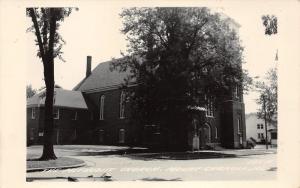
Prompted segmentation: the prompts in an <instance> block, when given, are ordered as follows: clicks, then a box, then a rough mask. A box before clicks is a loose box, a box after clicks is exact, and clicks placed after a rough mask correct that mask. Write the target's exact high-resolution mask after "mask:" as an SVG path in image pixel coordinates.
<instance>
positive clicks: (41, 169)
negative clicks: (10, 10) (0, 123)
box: [0, 1, 300, 187]
mask: <svg viewBox="0 0 300 188" xmlns="http://www.w3.org/2000/svg"><path fill="white" fill-rule="evenodd" d="M67 2H68V1H67ZM237 2H238V1H237ZM291 2H292V1H291ZM6 3H7V2H6ZM7 4H8V3H7ZM7 4H5V3H4V2H3V5H7ZM16 4H17V3H16ZM294 4H296V5H297V6H298V7H299V1H298V2H297V1H295V2H294ZM283 5H286V6H283ZM297 6H291V4H288V3H287V4H284V2H283V1H267V3H266V4H263V3H257V2H256V3H249V2H248V4H247V3H245V4H242V3H241V2H239V4H238V6H237V4H234V3H231V4H230V3H228V4H226V3H224V2H221V1H220V3H218V2H217V1H216V2H215V3H213V4H208V3H206V4H205V3H203V4H201V3H199V2H196V3H195V4H192V3H187V4H184V3H183V2H181V3H174V4H172V3H166V2H165V3H163V4H160V3H157V4H155V3H149V4H148V3H145V4H140V3H137V4H134V3H132V2H130V3H128V4H125V3H122V2H119V1H111V2H109V1H98V2H95V1H87V2H82V1H79V2H78V3H74V2H72V3H69V4H68V3H64V4H43V3H39V4H24V3H23V4H21V5H20V7H18V8H17V9H18V12H20V11H23V12H21V14H20V15H21V16H23V18H22V21H24V23H22V24H23V25H22V26H23V27H21V28H22V29H23V30H22V31H19V32H18V33H21V35H20V38H17V39H14V40H12V42H13V43H14V44H15V43H18V40H22V42H23V43H22V50H23V53H22V55H21V54H20V57H18V53H15V54H12V55H11V56H15V58H21V57H22V58H21V59H22V60H21V62H22V64H23V65H22V67H23V68H22V67H19V68H18V67H17V65H13V66H14V67H15V68H16V70H18V71H19V72H22V74H20V75H22V78H21V77H20V78H19V77H18V76H17V77H14V79H13V80H14V82H15V81H17V82H19V84H21V85H22V87H21V89H17V90H16V91H14V89H15V88H14V89H12V90H10V89H8V90H10V91H11V96H10V97H11V100H15V99H14V98H16V97H15V96H17V95H18V96H19V94H18V93H20V95H21V96H22V94H23V95H24V96H23V98H22V102H17V99H16V101H14V102H13V103H10V105H11V107H10V108H11V110H9V111H12V112H13V113H14V115H13V114H12V115H10V116H7V117H6V119H5V122H8V121H9V118H8V117H12V119H10V121H12V122H11V124H10V123H8V125H6V126H5V128H6V129H9V130H11V132H10V134H9V133H7V136H6V137H8V136H9V137H10V138H9V140H10V141H5V142H4V141H3V143H5V145H6V147H3V151H2V150H1V153H6V152H4V151H7V150H14V149H15V150H16V151H17V150H18V149H17V148H21V150H18V151H17V152H18V158H19V157H21V159H20V161H21V162H16V163H15V164H13V166H17V164H19V165H20V164H22V165H23V166H24V168H23V167H22V168H20V169H19V170H17V171H18V175H20V174H21V176H22V178H21V179H23V183H26V186H31V185H38V184H36V183H48V182H49V183H50V182H51V183H53V182H66V183H67V182H86V183H100V182H102V183H104V182H107V183H104V184H105V185H107V184H109V183H108V182H110V183H120V186H121V185H122V182H124V183H125V182H137V183H147V182H148V183H149V182H152V183H159V182H160V183H162V182H169V183H172V184H178V183H180V182H198V183H201V182H227V183H228V182H244V184H248V183H247V182H269V183H274V184H275V183H276V182H279V181H283V178H282V177H283V176H281V174H282V173H283V174H285V175H284V177H286V178H287V177H288V176H289V175H288V172H289V171H290V174H291V177H290V181H289V184H287V187H299V186H300V182H299V181H297V180H296V179H292V177H294V176H297V174H298V175H299V170H298V171H297V170H296V167H293V166H297V165H300V163H299V160H297V159H299V157H300V152H299V143H300V141H299V138H298V137H297V134H298V133H299V132H298V130H299V127H298V126H297V125H299V124H298V123H299V122H298V121H299V120H296V119H297V116H296V115H295V114H299V111H297V110H299V107H300V97H299V93H298V91H299V78H298V77H299V76H297V75H298V73H299V70H300V69H299V64H298V63H299V62H298V60H299V54H298V55H295V56H294V55H291V53H289V50H288V48H287V46H289V45H290V46H289V47H290V48H291V49H292V48H293V51H296V50H298V51H299V48H298V47H299V36H296V35H294V34H295V33H296V31H299V26H297V27H296V25H299V24H298V23H296V22H293V23H294V25H293V23H292V21H295V20H297V21H298V22H299V14H297V13H295V7H297ZM3 7H4V6H3ZM293 7H294V8H293ZM288 8H290V12H289V10H288ZM3 9H4V8H3ZM293 13H294V14H293ZM18 15H19V14H18ZM290 15H294V17H293V18H291V19H290V20H289V16H290ZM4 16H5V14H1V20H4V19H5V17H4ZM289 24H291V25H293V27H291V29H287V25H289ZM294 27H295V28H297V29H294ZM293 29H294V30H293ZM287 30H290V35H289V34H288V35H287ZM0 31H1V33H0V34H1V42H2V39H4V35H5V34H3V33H7V32H2V31H5V29H3V30H0ZM12 32H13V31H12ZM2 34H3V38H2ZM292 35H294V36H292ZM289 37H290V38H289ZM292 37H293V38H294V39H291V38H292ZM21 38H22V39H21ZM286 38H287V39H286ZM288 39H289V40H288ZM290 40H295V41H298V44H295V45H294V44H292V43H289V42H288V41H290ZM295 43H296V42H295ZM2 47H3V46H1V48H2ZM297 48H298V49H297ZM3 49H4V48H3ZM18 50H20V49H18ZM1 53H2V52H1ZM3 54H5V51H4V53H3ZM3 57H5V55H4V56H3ZM287 58H288V61H287V60H286V59H287ZM296 58H297V59H296ZM3 60H6V58H3ZM21 62H15V61H14V63H16V64H18V63H21ZM11 63H12V62H11ZM10 66H12V65H10ZM10 71H12V72H13V71H14V69H13V70H12V69H10V70H9V72H10ZM2 72H3V73H4V74H2ZM9 72H7V69H6V72H5V70H4V69H2V70H1V74H2V75H3V76H4V77H5V78H8V79H9V76H10V73H9ZM297 72H298V73H297ZM13 74H15V73H13ZM16 75H17V74H16ZM23 75H24V76H23ZM18 80H19V81H18ZM11 87H12V88H13V85H11ZM16 87H18V86H16ZM25 87H26V88H25ZM25 89H26V96H25ZM6 92H8V91H6ZM13 92H14V93H15V94H12V93H13ZM22 92H23V93H22ZM4 95H8V94H6V93H4ZM7 100H8V99H4V98H1V101H7ZM11 100H10V101H11ZM290 103H291V104H293V105H289V104H290ZM5 104H6V102H5ZM294 106H297V107H294ZM1 107H2V106H1ZM5 108H6V107H5ZM15 108H16V109H15ZM3 109H4V108H3ZM14 109H15V110H14ZM19 111H20V112H22V114H23V115H22V116H19V115H18V114H19ZM3 117H4V115H3ZM18 117H20V118H18ZM17 120H19V121H18V122H20V124H18V125H15V123H14V122H15V121H17ZM6 124H7V123H6ZM8 126H12V127H10V128H7V127H8ZM17 127H19V128H21V127H22V128H21V131H19V132H18V135H20V136H17V135H16V134H14V131H13V130H12V129H14V130H15V131H16V130H17V129H19V128H17ZM6 129H3V131H2V129H1V132H2V134H3V135H4V134H6V133H3V132H5V130H6ZM296 130H297V131H296ZM296 132H298V133H296ZM285 138H288V139H291V140H292V141H289V140H287V139H285ZM7 143H10V146H7ZM14 143H16V144H17V143H21V145H20V144H17V145H18V146H17V147H16V148H14ZM19 145H20V147H19ZM13 148H14V149H13ZM291 152H294V153H291ZM9 153H11V152H7V153H6V154H4V155H5V157H8V155H9ZM4 155H3V157H4ZM1 158H2V156H1ZM1 158H0V159H1ZM18 160H19V159H18ZM15 161H16V160H15ZM2 163H5V164H6V165H8V164H9V163H14V160H13V159H11V161H10V162H8V161H1V164H2ZM7 163H8V164H7ZM287 163H289V164H288V165H287ZM22 165H21V166H22ZM290 166H291V167H290ZM298 167H299V166H298ZM6 169H7V168H6ZM11 170H12V171H14V170H13V167H11ZM4 172H5V171H3V169H1V176H2V174H4ZM12 173H13V172H12ZM3 177H4V176H2V177H1V179H5V178H3ZM10 181H13V180H10ZM285 181H288V180H285ZM76 184H77V183H76ZM124 185H125V184H124ZM157 185H159V184H157ZM276 185H279V183H278V184H276ZM70 186H71V185H70Z"/></svg>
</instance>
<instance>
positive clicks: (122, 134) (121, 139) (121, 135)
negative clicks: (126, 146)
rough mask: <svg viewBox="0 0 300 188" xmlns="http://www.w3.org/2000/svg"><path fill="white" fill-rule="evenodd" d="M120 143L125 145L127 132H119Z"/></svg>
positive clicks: (121, 130) (122, 130)
mask: <svg viewBox="0 0 300 188" xmlns="http://www.w3.org/2000/svg"><path fill="white" fill-rule="evenodd" d="M119 143H125V130H124V129H120V130H119Z"/></svg>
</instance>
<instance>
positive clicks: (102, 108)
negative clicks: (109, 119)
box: [99, 95, 105, 120]
mask: <svg viewBox="0 0 300 188" xmlns="http://www.w3.org/2000/svg"><path fill="white" fill-rule="evenodd" d="M104 101H105V96H104V95H102V96H101V98H100V115H99V119H100V120H103V119H104Z"/></svg>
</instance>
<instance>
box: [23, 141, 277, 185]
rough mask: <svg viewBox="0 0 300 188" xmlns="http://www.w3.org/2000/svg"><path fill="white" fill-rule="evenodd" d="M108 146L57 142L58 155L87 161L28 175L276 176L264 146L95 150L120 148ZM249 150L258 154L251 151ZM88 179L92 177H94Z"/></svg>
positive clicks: (122, 177) (273, 158)
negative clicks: (155, 152) (156, 154)
mask: <svg viewBox="0 0 300 188" xmlns="http://www.w3.org/2000/svg"><path fill="white" fill-rule="evenodd" d="M109 147H110V146H103V147H102V146H98V147H97V146H95V147H87V146H85V148H80V146H78V147H76V146H66V147H65V148H64V147H63V146H56V154H57V155H58V156H62V155H63V156H70V157H73V158H78V159H81V160H84V161H85V162H86V164H87V165H86V166H84V167H80V168H74V169H65V170H52V171H44V172H32V173H27V177H87V176H90V175H93V177H100V176H102V175H103V173H105V172H106V173H107V174H109V175H111V176H112V179H113V181H118V180H121V181H128V180H129V181H131V180H133V181H140V180H144V181H153V180H161V181H185V180H190V181H192V180H272V179H275V178H276V171H277V170H276V154H275V150H274V149H270V150H269V151H268V152H267V153H265V152H264V153H263V152H262V151H263V150H264V149H263V148H258V149H253V150H226V151H224V152H225V153H235V154H240V155H237V157H235V158H231V157H230V158H212V159H193V160H170V159H167V158H166V159H151V158H143V157H136V156H137V155H132V154H123V155H98V154H97V153H96V152H97V151H98V152H99V150H102V151H105V150H112V149H119V148H118V147H116V148H115V147H114V146H112V147H111V148H109ZM87 148H90V149H89V151H90V154H89V155H86V153H85V155H80V152H78V151H86V150H87ZM122 149H124V148H122ZM38 152H40V148H39V147H38V146H33V147H30V148H29V149H28V155H29V156H33V155H38ZM203 152H206V151H203ZM222 152H223V151H222ZM250 152H252V154H255V155H249V154H250ZM255 152H256V153H255ZM85 180H88V181H93V180H94V179H93V178H88V179H85ZM95 180H97V179H95ZM98 180H99V179H98ZM56 181H57V180H56Z"/></svg>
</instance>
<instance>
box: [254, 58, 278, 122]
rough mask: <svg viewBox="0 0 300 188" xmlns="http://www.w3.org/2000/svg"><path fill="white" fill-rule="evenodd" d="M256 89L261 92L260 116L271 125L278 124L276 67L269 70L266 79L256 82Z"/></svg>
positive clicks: (259, 100)
mask: <svg viewBox="0 0 300 188" xmlns="http://www.w3.org/2000/svg"><path fill="white" fill-rule="evenodd" d="M276 56H277V55H276ZM256 89H257V90H258V92H259V98H258V99H257V104H258V105H259V109H258V112H257V116H258V118H260V119H265V121H266V123H268V124H269V125H274V126H277V109H278V103H277V97H278V94H277V92H278V87H277V68H276V67H275V68H271V69H270V70H269V71H268V72H267V76H266V79H265V81H257V82H256Z"/></svg>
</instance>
